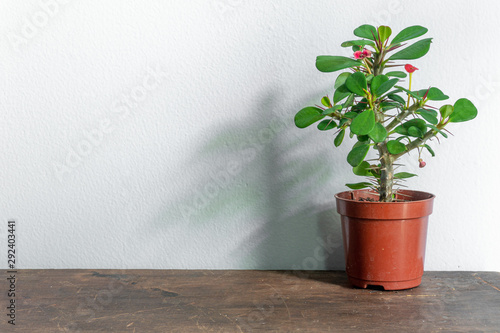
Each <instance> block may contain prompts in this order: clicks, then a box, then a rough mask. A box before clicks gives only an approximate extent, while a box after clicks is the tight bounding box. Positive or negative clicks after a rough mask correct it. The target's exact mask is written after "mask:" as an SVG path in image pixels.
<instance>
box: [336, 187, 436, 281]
mask: <svg viewBox="0 0 500 333" xmlns="http://www.w3.org/2000/svg"><path fill="white" fill-rule="evenodd" d="M398 193H399V194H400V195H399V194H398V196H397V197H396V199H401V200H406V201H405V202H371V201H359V198H370V199H374V200H378V195H377V194H376V193H375V192H372V191H367V190H355V191H346V192H341V193H338V194H337V195H335V198H336V202H337V211H338V212H339V214H340V215H341V222H342V236H343V240H344V250H345V260H346V272H347V276H348V278H349V281H350V283H351V284H353V285H354V286H357V287H360V288H367V287H368V286H381V287H383V288H384V289H385V290H400V289H409V288H414V287H417V286H418V285H420V283H421V281H422V275H423V273H424V260H425V243H426V239H427V222H428V218H429V215H430V214H431V213H432V204H433V201H434V197H435V196H434V195H433V194H430V193H426V192H419V191H407V190H400V191H398Z"/></svg>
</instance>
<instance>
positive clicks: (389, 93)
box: [295, 24, 477, 290]
mask: <svg viewBox="0 0 500 333" xmlns="http://www.w3.org/2000/svg"><path fill="white" fill-rule="evenodd" d="M425 33H427V29H426V28H424V27H421V26H411V27H408V28H406V29H403V30H402V31H401V32H399V33H398V34H397V35H396V36H395V37H394V38H391V35H392V31H391V28H389V27H388V26H379V27H378V28H375V27H374V26H371V25H367V24H365V25H362V26H360V27H358V28H356V29H355V30H354V35H355V36H356V37H358V38H359V39H356V40H350V41H346V42H344V43H342V44H341V46H342V47H349V48H352V51H353V52H354V53H353V56H352V57H343V56H318V57H317V59H316V68H317V69H318V70H320V71H321V72H327V73H329V72H336V71H341V70H345V71H343V72H342V73H341V74H339V75H338V76H337V78H336V80H335V83H334V90H333V93H332V95H330V96H331V97H330V96H328V95H326V96H324V97H323V98H322V99H321V105H316V106H309V107H306V108H303V109H302V110H300V111H299V112H298V113H297V114H296V115H295V124H296V126H297V127H299V128H305V127H308V126H310V125H312V124H314V123H316V122H319V123H318V125H317V128H318V129H319V130H321V131H331V130H333V129H336V131H335V134H334V140H333V143H334V145H335V146H336V147H338V146H340V145H341V144H342V142H343V141H344V137H345V136H346V134H347V135H349V136H350V137H351V138H355V143H354V145H353V146H352V149H351V151H350V152H349V153H348V155H347V162H348V163H349V164H350V165H351V166H352V171H353V173H354V174H355V175H357V176H364V177H367V179H366V181H363V182H358V183H352V184H346V185H347V187H349V188H350V189H351V190H350V191H345V192H341V193H338V194H337V195H336V196H335V197H336V203H337V211H338V212H339V213H340V215H341V223H342V234H343V239H344V250H345V258H346V272H347V275H348V278H349V281H350V282H351V283H352V284H353V285H355V286H358V287H362V288H366V287H367V286H369V285H377V286H382V287H383V288H384V289H386V290H397V289H407V288H413V287H416V286H418V285H419V284H420V283H421V278H422V275H423V267H424V257H425V243H426V236H427V221H428V216H429V215H430V214H431V212H432V204H433V200H434V195H432V194H430V193H426V192H419V191H411V190H403V189H401V187H403V186H404V185H403V184H402V183H403V182H404V180H405V179H407V178H410V177H414V176H416V175H415V174H412V173H409V172H405V171H399V170H396V169H397V168H399V167H401V164H400V163H398V160H399V159H400V158H401V157H402V156H403V155H405V154H408V153H409V152H412V151H415V152H416V154H414V156H415V155H416V156H418V163H419V166H420V167H421V168H423V167H425V164H426V163H425V162H424V158H423V156H424V154H430V155H431V156H434V151H433V150H432V148H431V146H429V142H430V141H432V139H434V138H436V140H438V141H439V139H440V138H447V137H448V133H449V132H448V129H447V126H448V125H450V123H457V122H464V121H468V120H471V119H474V118H475V117H476V115H477V109H476V107H475V106H474V104H473V103H472V102H471V101H469V100H468V99H466V98H461V99H458V100H457V101H456V102H455V103H454V104H453V105H452V104H444V103H443V102H442V101H445V100H447V99H448V96H446V95H445V94H444V93H443V92H442V91H441V90H440V89H438V88H436V87H428V88H424V89H418V90H415V89H414V88H413V87H412V75H413V74H414V72H415V71H417V70H418V68H416V67H415V66H413V65H412V64H408V63H407V61H408V60H414V59H418V58H420V57H422V56H424V55H425V54H427V52H428V51H429V48H430V45H431V41H432V39H431V38H424V39H420V40H418V41H416V42H414V43H412V44H409V43H408V41H411V40H414V39H416V38H419V37H421V36H422V35H424V34H425ZM436 102H437V103H441V104H444V105H441V106H439V108H438V107H436V106H432V105H431V104H435V103H436ZM370 151H374V152H375V154H376V157H370V156H369V152H370ZM397 171H399V172H397Z"/></svg>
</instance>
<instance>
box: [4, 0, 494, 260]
mask: <svg viewBox="0 0 500 333" xmlns="http://www.w3.org/2000/svg"><path fill="white" fill-rule="evenodd" d="M499 10H500V5H499V4H498V2H496V1H483V2H481V3H480V4H474V5H473V4H472V3H471V2H470V1H465V0H460V1H457V0H454V1H449V0H447V1H438V2H436V1H430V0H425V1H419V2H418V5H417V3H416V2H415V3H413V2H408V1H402V0H391V1H375V2H374V1H364V0H361V1H326V0H323V1H299V0H275V1H263V0H261V1H242V0H212V1H208V0H206V1H203V0H193V1H180V0H179V1H159V0H158V1H156V0H155V1H153V0H152V1H129V0H125V1H124V0H120V1H118V0H116V1H115V0H113V1H97V0H85V1H76V0H73V1H69V0H65V1H63V0H44V1H16V2H13V1H3V2H2V3H1V4H0V29H1V30H0V36H1V37H2V38H1V39H0V50H1V55H2V56H1V59H2V60H1V61H0V73H1V78H2V79H1V80H0V91H1V105H0V112H1V119H0V128H1V130H0V170H1V172H0V189H1V190H0V221H2V222H1V224H0V225H1V226H0V237H1V240H2V241H0V244H3V245H2V250H0V251H5V252H6V247H5V239H6V234H7V226H6V224H7V223H6V221H7V219H9V218H15V219H16V220H17V221H18V230H17V238H18V239H17V246H18V255H17V257H18V267H19V268H260V269H265V268H275V269H290V268H302V269H323V268H335V269H339V268H342V265H343V258H342V256H343V253H342V249H341V238H340V234H339V232H340V229H339V218H338V216H337V214H336V213H335V206H334V200H333V195H334V194H335V193H336V192H339V191H342V190H344V188H345V187H344V184H345V183H346V182H352V181H356V180H357V179H356V178H355V177H354V176H352V175H351V173H350V170H349V166H348V165H347V163H346V162H345V154H346V153H347V152H348V149H349V147H348V145H344V146H343V147H341V148H340V149H337V150H335V149H334V147H333V136H332V134H331V133H330V134H326V133H319V132H318V131H316V130H314V129H313V128H311V129H306V130H299V129H296V128H295V126H294V124H293V116H294V114H295V112H296V111H298V110H299V109H300V108H301V107H303V106H306V105H310V104H312V103H317V101H318V99H319V98H321V96H323V95H324V94H325V93H326V92H328V89H330V88H331V86H332V84H333V81H334V79H335V77H336V75H335V74H324V73H320V72H318V71H316V69H315V67H314V61H315V57H316V56H317V55H320V54H332V55H333V54H336V55H339V54H343V55H347V56H348V55H349V51H348V50H346V49H341V48H340V43H341V42H342V41H344V40H348V39H350V38H351V37H352V30H353V29H354V28H356V27H357V26H358V25H360V24H363V23H371V24H374V25H379V24H387V25H390V26H391V27H392V28H393V30H394V31H395V32H397V31H399V30H401V29H402V28H404V27H406V26H409V25H414V24H419V25H423V26H425V27H427V28H429V33H428V36H429V37H434V42H433V44H432V46H431V51H430V52H429V54H428V55H427V56H426V57H424V58H422V59H419V60H416V61H413V62H412V63H413V64H414V65H415V66H417V67H419V68H420V71H419V72H417V73H416V75H415V76H414V86H415V87H421V88H425V87H428V86H429V85H431V84H432V85H435V86H437V87H439V88H441V89H442V90H443V91H444V92H445V93H447V94H448V95H450V97H451V99H452V100H453V101H454V100H456V99H457V98H460V97H468V98H470V99H471V100H472V101H473V102H474V103H475V104H476V106H477V107H478V109H479V112H480V113H479V116H478V118H477V119H476V120H474V121H473V122H470V123H467V124H456V125H454V126H453V128H452V129H453V131H454V134H455V136H453V137H451V138H450V139H448V140H441V145H438V144H435V145H434V148H435V151H436V153H437V157H436V158H431V157H428V158H426V161H427V167H426V168H425V169H422V170H418V162H417V159H418V157H417V156H416V155H415V154H413V155H412V156H409V157H408V158H407V159H406V161H407V162H408V168H407V169H406V171H410V172H411V171H417V172H418V173H419V177H418V178H417V179H412V180H411V181H409V182H408V185H409V186H410V187H411V188H413V189H420V190H426V191H429V192H433V193H435V194H436V195H437V199H436V202H435V212H434V214H433V215H432V216H431V224H430V230H429V237H428V255H427V265H426V269H429V270H500V260H499V259H498V253H500V242H498V237H499V234H500V223H499V222H500V218H499V217H498V206H497V205H498V204H497V201H498V198H499V197H500V195H499V193H498V189H499V188H500V177H499V171H498V165H499V160H498V148H497V147H496V141H497V140H496V139H495V136H494V135H495V134H496V133H498V124H499V123H500V113H499V111H498V106H497V105H496V104H497V102H496V101H497V100H498V98H499V97H500V91H499V87H500V85H499V83H500V82H499V80H500V79H499V77H500V76H499V74H500V68H499V65H498V60H497V59H496V57H497V56H498V54H500V49H499V48H500V47H499V44H498V43H496V39H497V37H498V35H499V34H500V28H499V27H498V25H497V23H496V22H497V16H498V13H499V12H500V11H499ZM2 256H3V255H2ZM0 265H2V266H5V265H6V260H2V261H1V263H0Z"/></svg>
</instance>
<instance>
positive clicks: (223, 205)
mask: <svg viewBox="0 0 500 333" xmlns="http://www.w3.org/2000/svg"><path fill="white" fill-rule="evenodd" d="M276 101H277V98H275V97H273V96H272V95H268V96H265V97H264V98H263V99H262V102H261V103H260V105H259V106H258V107H257V108H256V111H255V113H254V114H253V115H251V116H248V117H247V118H246V119H244V120H242V121H239V122H237V123H234V122H233V123H229V124H226V125H224V127H222V128H221V129H220V130H219V132H218V133H217V134H216V135H213V136H212V137H210V138H208V139H207V138H206V137H204V142H206V144H205V145H203V146H202V148H201V149H200V150H199V151H198V152H197V153H196V154H195V155H194V156H193V158H192V160H191V161H190V163H189V165H187V166H186V168H185V171H184V172H185V173H186V174H188V175H190V176H191V178H192V180H191V181H190V184H197V185H196V186H195V187H190V188H189V189H187V190H186V191H185V193H181V194H179V195H178V200H177V201H176V202H172V203H171V205H172V207H169V208H168V209H167V210H168V211H169V212H171V211H177V212H178V215H177V217H176V218H180V219H182V220H184V221H185V222H188V223H189V224H201V225H207V224H210V226H213V229H211V230H214V233H215V232H217V230H222V229H225V228H230V229H231V227H233V230H235V232H234V234H235V237H236V238H237V241H236V242H235V245H234V247H233V253H231V256H234V257H236V258H240V259H239V261H238V262H239V267H237V268H248V269H297V270H316V269H319V270H322V269H344V253H343V249H342V237H341V229H340V217H339V216H338V215H337V213H336V212H335V206H334V199H333V194H330V193H329V192H328V189H329V188H331V187H330V186H329V184H332V181H333V179H332V176H333V175H332V168H331V167H329V163H328V162H327V161H328V159H325V157H326V156H329V154H331V151H330V150H331V149H332V147H331V146H330V145H328V144H324V141H323V142H321V143H320V144H318V142H315V141H314V136H313V135H311V133H310V132H309V133H307V132H306V131H302V132H301V131H300V130H297V129H296V127H295V125H294V123H293V115H294V112H291V111H290V110H286V111H283V113H280V112H279V111H277V110H279V109H280V107H279V106H278V105H277V102H276ZM320 134H321V133H320ZM332 134H333V131H332ZM323 137H324V134H323ZM331 142H332V145H333V137H332V139H331ZM193 177H194V178H193ZM193 179H194V180H193ZM325 197H326V198H328V199H327V200H326V201H327V203H325ZM330 198H331V200H330ZM171 218H173V217H172V216H162V217H160V219H159V223H162V224H164V223H168V220H169V219H171ZM230 224H232V226H231V225H230ZM242 239H243V241H241V240H242ZM228 241H229V240H228ZM231 241H232V240H231ZM214 246H217V244H216V245H214Z"/></svg>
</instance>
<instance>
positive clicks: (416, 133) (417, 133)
mask: <svg viewBox="0 0 500 333" xmlns="http://www.w3.org/2000/svg"><path fill="white" fill-rule="evenodd" d="M424 133H425V132H422V131H421V130H420V128H418V127H416V126H410V127H409V128H408V135H409V136H413V137H416V138H421V137H423V136H424Z"/></svg>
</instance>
